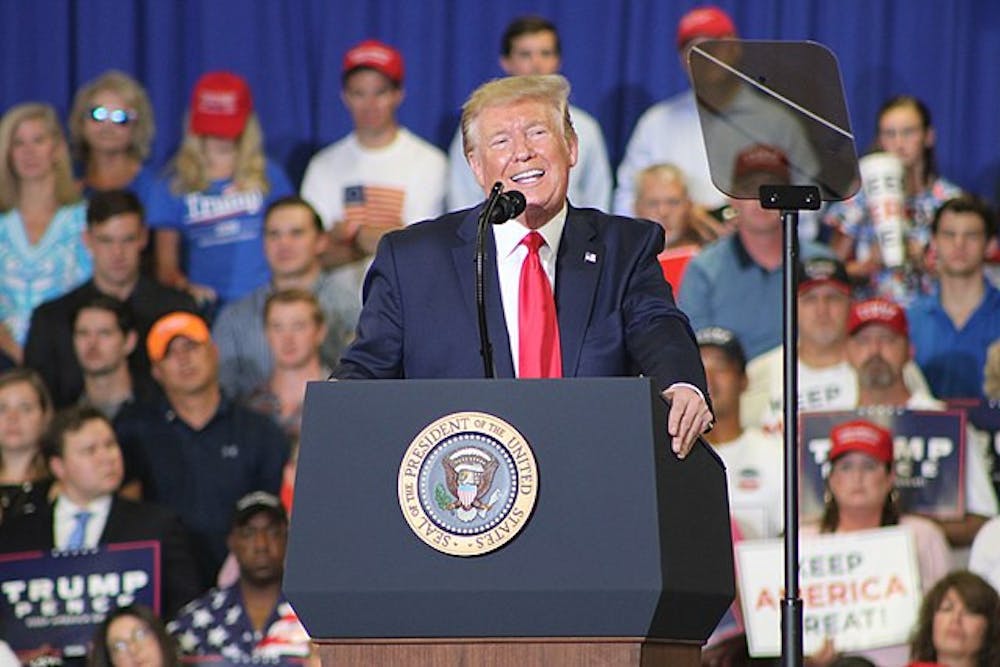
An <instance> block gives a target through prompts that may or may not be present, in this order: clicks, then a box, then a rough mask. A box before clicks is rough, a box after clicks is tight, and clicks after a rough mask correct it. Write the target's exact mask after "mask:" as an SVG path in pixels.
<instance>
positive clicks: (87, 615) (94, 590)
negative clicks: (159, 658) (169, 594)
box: [0, 541, 160, 657]
mask: <svg viewBox="0 0 1000 667" xmlns="http://www.w3.org/2000/svg"><path fill="white" fill-rule="evenodd" d="M159 582H160V543H159V542H155V541H154V542H128V543H121V544H108V545H104V546H101V547H99V548H97V549H92V550H85V551H72V552H57V551H53V552H42V551H31V552H25V553H21V554H8V555H3V556H0V619H2V632H0V636H2V637H3V638H4V640H5V641H6V642H7V643H8V644H10V646H11V648H13V649H14V650H15V651H22V650H29V649H34V648H38V647H40V646H42V645H44V644H49V645H51V646H53V647H55V648H59V649H62V651H63V655H65V656H68V657H77V656H82V655H85V654H86V652H87V645H88V643H89V642H90V639H91V637H92V636H93V634H94V630H95V629H96V627H97V626H98V625H99V624H100V623H101V622H102V621H103V620H104V616H105V614H107V613H108V612H109V611H111V610H113V609H115V608H117V607H122V606H125V605H128V604H133V603H139V604H143V605H146V606H148V607H150V608H152V609H154V610H156V611H157V612H158V611H159V609H160V585H159Z"/></svg>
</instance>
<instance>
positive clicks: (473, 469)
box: [398, 412, 538, 556]
mask: <svg viewBox="0 0 1000 667" xmlns="http://www.w3.org/2000/svg"><path fill="white" fill-rule="evenodd" d="M398 493H399V507H400V509H401V510H402V511H403V516H404V517H405V518H406V523H407V524H409V526H410V529H411V530H413V532H414V533H415V534H416V535H417V537H419V538H420V539H421V540H423V541H424V542H425V543H426V544H427V545H428V546H430V547H432V548H434V549H437V550H438V551H441V552H443V553H446V554H450V555H452V556H478V555H480V554H485V553H488V552H490V551H493V550H494V549H499V548H500V547H502V546H503V545H505V544H506V543H507V542H509V541H510V540H512V539H513V538H514V536H515V535H517V533H518V532H519V531H520V530H521V529H522V528H524V525H525V524H526V523H527V521H528V517H529V516H530V515H531V510H532V509H533V508H534V506H535V498H536V497H537V494H538V468H537V466H536V464H535V455H534V453H532V451H531V447H530V446H529V445H528V442H527V441H526V440H525V439H524V436H522V435H521V434H520V433H519V432H518V431H517V430H516V429H515V428H514V427H513V426H511V425H510V424H508V423H507V422H505V421H503V420H502V419H500V418H498V417H494V416H493V415H490V414H486V413H483V412H456V413H454V414H450V415H445V416H444V417H441V418H440V419H438V420H437V421H435V422H434V423H432V424H430V425H429V426H427V428H425V429H424V430H423V431H421V432H420V433H419V434H417V437H416V438H414V439H413V442H411V443H410V446H409V447H408V448H407V450H406V454H404V456H403V461H402V463H401V464H400V466H399V483H398Z"/></svg>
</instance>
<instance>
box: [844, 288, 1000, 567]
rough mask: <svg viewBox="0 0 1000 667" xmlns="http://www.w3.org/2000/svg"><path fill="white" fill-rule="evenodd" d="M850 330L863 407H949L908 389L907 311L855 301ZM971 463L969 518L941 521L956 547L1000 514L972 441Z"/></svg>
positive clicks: (968, 457)
mask: <svg viewBox="0 0 1000 667" xmlns="http://www.w3.org/2000/svg"><path fill="white" fill-rule="evenodd" d="M847 332H848V335H849V338H848V341H847V359H848V361H850V363H851V365H852V366H853V367H854V369H855V371H856V372H857V374H858V403H857V407H859V408H864V407H875V406H879V407H894V408H906V409H908V410H941V409H943V408H944V404H943V403H942V402H941V401H938V400H937V399H935V398H934V397H933V396H931V395H930V394H929V393H922V392H913V391H911V390H910V389H909V388H908V387H907V386H906V382H905V381H904V379H903V368H904V366H905V365H906V363H907V362H908V361H909V360H910V358H911V357H912V354H913V348H912V345H910V339H909V325H908V323H907V320H906V313H905V312H903V309H902V308H901V307H900V306H898V305H897V304H895V303H893V302H891V301H887V300H884V299H869V300H867V301H861V302H858V303H855V304H853V305H852V306H851V311H850V314H849V315H848V319H847ZM965 461H966V468H965V499H966V500H965V510H966V514H965V517H964V518H962V519H958V520H953V521H942V520H939V521H938V523H939V524H940V526H941V528H942V529H943V530H944V532H945V535H946V536H947V537H948V541H949V542H950V543H951V545H952V546H953V547H965V546H968V545H969V544H971V543H972V539H973V538H974V537H975V536H976V532H977V531H978V530H979V528H980V527H981V526H982V525H983V523H985V521H986V519H987V518H989V517H991V516H993V515H994V514H996V513H997V500H996V495H995V494H994V492H993V487H992V485H991V484H990V480H989V477H988V476H987V473H986V470H987V467H986V461H985V458H984V452H983V451H982V450H981V449H980V448H979V447H977V446H976V445H975V444H974V440H973V439H972V438H968V437H967V438H966V450H965Z"/></svg>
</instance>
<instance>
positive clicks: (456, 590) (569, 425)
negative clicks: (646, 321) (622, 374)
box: [284, 378, 734, 666]
mask: <svg viewBox="0 0 1000 667" xmlns="http://www.w3.org/2000/svg"><path fill="white" fill-rule="evenodd" d="M469 412H474V413H483V414H486V415H491V416H493V417H496V418H498V419H500V420H502V421H503V422H505V423H506V424H508V425H510V426H511V427H513V429H515V430H516V432H517V433H518V434H519V435H520V436H523V440H524V441H526V442H527V444H528V445H530V449H531V451H532V452H533V454H534V458H535V462H536V466H537V467H536V471H535V473H534V474H536V475H537V478H536V479H533V486H534V492H535V493H536V496H535V499H534V506H533V509H532V510H531V511H530V515H529V516H526V517H524V520H523V521H520V522H518V523H519V525H518V528H519V532H517V534H516V536H514V537H513V539H511V540H510V541H509V542H507V543H506V544H505V545H504V546H502V547H499V548H496V549H494V550H492V551H488V552H484V553H481V554H480V555H475V556H469V557H463V556H455V555H450V554H448V553H442V552H441V551H438V550H436V549H435V548H432V546H429V544H428V543H425V541H424V540H423V539H421V538H420V537H418V535H417V533H416V532H415V530H413V529H411V527H410V525H409V524H408V522H407V519H406V517H405V516H404V509H403V504H404V503H403V501H402V500H401V498H402V497H403V494H402V492H399V493H397V491H398V489H397V484H398V483H400V480H401V478H400V470H401V466H402V465H403V463H404V457H406V455H407V450H408V448H409V449H410V459H409V461H410V463H409V464H408V465H410V466H411V467H412V466H418V465H419V464H422V463H426V465H427V466H431V455H430V454H428V455H427V457H425V459H424V460H423V461H414V460H413V459H414V456H413V452H414V451H415V450H414V449H413V447H412V446H411V445H415V444H416V439H417V437H418V435H420V434H421V433H422V432H423V433H426V429H427V427H428V425H431V424H433V423H435V422H437V421H439V420H441V419H442V418H444V417H447V416H449V415H455V414H458V413H469ZM666 412H667V406H666V404H665V403H664V402H663V401H662V399H661V398H660V397H659V396H658V393H657V392H656V390H655V388H654V387H653V385H652V383H651V381H650V380H648V379H641V378H600V379H583V378H577V379H562V380H401V381H389V380H381V381H379V380H375V381H360V380H352V381H342V382H315V383H311V384H310V385H309V387H308V388H307V392H306V402H305V409H304V415H303V429H302V446H301V449H300V455H299V464H298V472H297V478H296V489H295V507H294V511H293V514H292V521H291V534H290V537H289V545H288V555H287V564H286V570H285V580H284V589H285V593H286V594H287V596H288V597H289V599H290V600H291V602H292V605H293V607H294V608H295V610H296V612H297V613H298V615H299V617H300V619H301V621H302V623H303V624H304V625H305V627H306V629H307V631H308V632H309V634H310V636H311V637H313V638H314V639H315V640H316V641H317V643H318V644H319V646H320V651H321V658H322V660H323V663H324V664H325V665H373V664H392V665H459V664H463V665H464V664H468V665H478V664H488V665H497V666H500V665H546V666H551V665H590V664H593V665H644V666H650V665H668V664H669V665H688V664H690V665H698V664H699V654H700V646H701V644H702V643H703V642H704V641H705V639H706V638H707V637H708V636H709V634H710V633H711V631H712V630H713V628H714V627H715V625H716V623H717V622H718V620H719V619H720V618H721V616H722V614H723V612H724V611H725V609H726V608H727V606H728V605H729V604H730V602H731V601H732V599H733V595H734V581H733V557H732V546H731V536H730V530H729V526H730V523H729V508H728V500H727V496H726V483H725V472H724V469H723V466H722V463H721V461H720V460H719V458H718V457H717V456H716V454H715V453H714V452H713V451H712V450H711V448H710V447H708V446H706V445H702V444H699V445H697V446H696V447H695V449H694V450H693V451H692V453H691V454H690V455H689V456H688V458H687V459H686V460H684V461H679V460H678V459H677V458H676V457H675V456H674V455H673V453H672V452H671V451H670V448H669V446H668V444H667V442H666ZM470 423H471V422H470ZM477 423H478V422H477ZM507 435H509V434H505V435H504V438H501V439H505V438H507ZM463 437H464V436H463ZM477 437H478V436H477ZM419 451H421V452H424V451H425V450H419ZM463 451H464V450H463ZM434 465H437V464H434ZM515 468H516V466H515ZM519 471H520V469H519V468H516V472H515V473H513V474H514V475H515V476H517V475H518V474H519ZM438 486H442V485H441V484H440V483H439V484H438ZM400 488H401V487H400ZM428 493H429V494H430V496H431V497H433V493H431V492H428ZM438 493H441V491H438ZM444 495H446V496H448V494H447V493H445V494H444ZM448 497H449V498H450V497H451V496H448ZM438 502H439V506H438V507H437V508H436V509H435V512H437V514H438V515H440V516H445V515H448V514H449V510H448V509H447V508H449V507H451V506H452V505H458V503H457V502H454V503H451V505H447V504H445V503H444V502H443V501H442V500H441V499H440V498H439V499H438ZM500 505H501V503H500V502H498V503H497V504H496V505H494V506H493V507H491V508H490V510H489V511H490V512H493V511H495V509H494V508H496V507H499V506H500ZM472 511H474V510H472ZM486 514H487V513H486V512H485V511H481V512H480V515H486Z"/></svg>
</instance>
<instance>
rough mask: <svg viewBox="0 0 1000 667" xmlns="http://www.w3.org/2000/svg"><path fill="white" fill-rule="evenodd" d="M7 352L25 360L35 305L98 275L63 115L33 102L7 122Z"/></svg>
mask: <svg viewBox="0 0 1000 667" xmlns="http://www.w3.org/2000/svg"><path fill="white" fill-rule="evenodd" d="M0 158H2V160H3V162H2V164H0V323H2V326H0V351H2V352H3V353H4V354H6V355H7V356H8V357H10V358H11V359H13V360H14V361H17V362H20V360H21V356H22V354H21V346H22V345H24V339H25V338H26V337H27V335H28V323H29V321H30V318H31V311H32V310H33V309H34V307H35V306H37V305H38V304H40V303H42V302H43V301H48V300H49V299H54V298H56V297H58V296H61V295H62V294H64V293H66V292H68V291H69V290H70V289H72V288H74V287H76V286H77V285H79V284H80V283H82V282H83V281H85V280H87V279H88V278H89V277H90V274H91V270H92V264H91V260H90V253H89V252H88V251H87V248H86V247H85V246H84V244H83V236H82V232H83V229H84V226H85V224H86V222H85V214H86V211H85V207H84V205H83V203H82V200H81V199H80V191H79V188H78V187H77V185H76V183H75V182H74V181H73V174H72V172H71V171H70V161H69V149H68V147H67V145H66V138H65V136H64V135H63V131H62V128H61V127H60V125H59V119H58V117H57V116H56V112H55V110H54V109H53V108H52V107H50V106H49V105H47V104H39V103H34V102H29V103H26V104H19V105H17V106H14V107H12V108H11V109H10V110H8V111H7V113H5V114H4V115H3V118H2V119H0Z"/></svg>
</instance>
